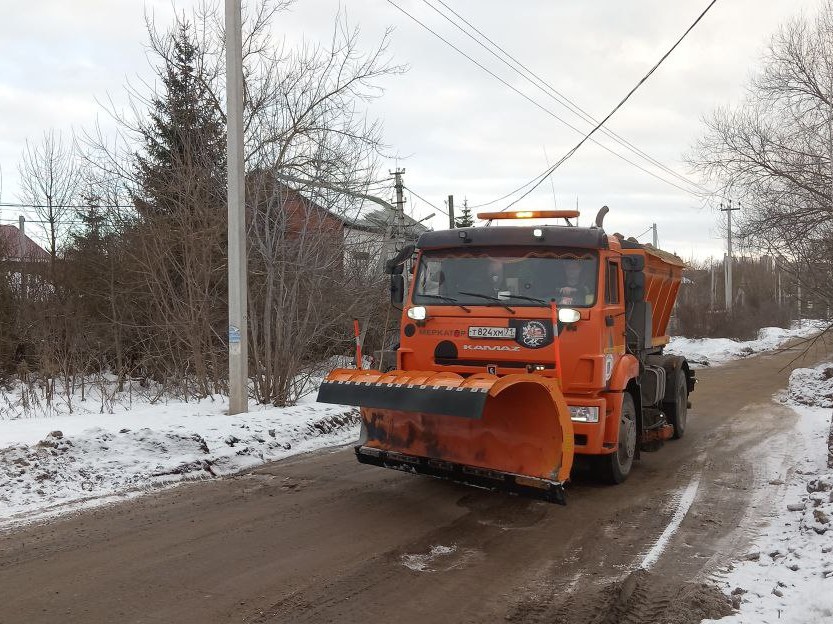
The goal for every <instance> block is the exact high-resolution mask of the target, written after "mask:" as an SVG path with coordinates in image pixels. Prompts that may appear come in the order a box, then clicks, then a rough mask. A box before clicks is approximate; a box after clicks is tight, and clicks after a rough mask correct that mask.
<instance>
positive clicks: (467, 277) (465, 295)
mask: <svg viewBox="0 0 833 624" xmlns="http://www.w3.org/2000/svg"><path fill="white" fill-rule="evenodd" d="M597 275H598V257H597V256H596V255H594V254H591V253H587V252H584V251H578V252H575V253H571V252H564V253H561V252H558V253H556V252H549V251H540V252H539V251H535V252H529V251H523V252H519V253H517V254H513V253H511V252H508V251H503V250H501V251H500V252H498V253H495V252H488V253H487V252H482V253H480V252H477V251H475V250H465V251H459V250H454V251H428V252H424V253H423V254H422V257H421V259H420V262H419V267H418V268H417V273H416V285H415V287H414V295H413V303H421V304H425V305H459V304H463V305H502V304H503V303H506V304H510V305H511V306H513V307H515V306H541V305H543V304H545V303H547V304H548V303H549V302H550V301H551V300H553V299H555V301H556V303H558V305H566V306H571V307H579V308H581V307H588V306H591V305H593V304H594V303H595V301H596V283H597V281H598V279H597ZM438 297H442V299H440V298H438ZM448 299H452V300H453V301H448ZM490 299H497V300H498V301H497V302H495V303H490Z"/></svg>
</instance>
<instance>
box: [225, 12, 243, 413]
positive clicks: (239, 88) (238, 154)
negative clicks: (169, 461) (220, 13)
mask: <svg viewBox="0 0 833 624" xmlns="http://www.w3.org/2000/svg"><path fill="white" fill-rule="evenodd" d="M240 1H241V0H225V2H226V101H227V102H228V109H227V111H226V125H227V140H226V160H227V163H228V317H229V320H228V323H229V325H228V349H229V414H230V415H233V414H242V413H246V412H248V411H249V344H248V333H249V332H248V326H247V325H248V323H247V309H246V306H247V302H246V297H247V277H248V271H247V266H246V209H245V177H244V175H245V174H244V170H243V167H244V163H243V34H242V19H241V15H240V14H241V9H240Z"/></svg>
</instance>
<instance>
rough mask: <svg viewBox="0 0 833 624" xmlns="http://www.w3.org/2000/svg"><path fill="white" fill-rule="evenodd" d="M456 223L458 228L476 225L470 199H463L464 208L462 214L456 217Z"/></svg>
mask: <svg viewBox="0 0 833 624" xmlns="http://www.w3.org/2000/svg"><path fill="white" fill-rule="evenodd" d="M454 225H455V226H456V227H458V228H464V227H471V226H473V225H474V217H473V216H472V215H471V209H470V208H469V200H467V199H464V200H463V210H462V212H461V213H460V216H459V217H457V218H455V219H454Z"/></svg>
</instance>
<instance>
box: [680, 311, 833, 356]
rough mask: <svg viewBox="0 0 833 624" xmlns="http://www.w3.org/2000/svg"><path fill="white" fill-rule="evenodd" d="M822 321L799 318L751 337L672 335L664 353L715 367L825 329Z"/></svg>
mask: <svg viewBox="0 0 833 624" xmlns="http://www.w3.org/2000/svg"><path fill="white" fill-rule="evenodd" d="M827 326H828V323H827V322H826V321H803V322H802V323H801V324H800V325H799V324H795V323H794V324H793V326H792V327H790V328H789V329H784V328H782V327H764V328H762V329H760V330H759V331H758V337H757V338H756V339H755V340H746V341H740V340H732V339H730V338H685V337H682V336H674V337H672V338H671V342H669V343H668V346H667V347H666V348H665V353H670V354H674V355H684V356H685V357H686V359H687V360H688V361H689V362H690V363H692V364H693V366H694V367H695V368H697V367H700V366H719V365H721V364H725V363H726V362H729V361H731V360H739V359H741V358H745V357H749V356H750V355H755V354H756V353H760V352H762V351H772V350H773V349H777V348H778V347H780V346H781V345H783V344H784V343H786V342H788V341H789V340H791V339H793V338H804V337H807V336H812V335H813V334H815V333H818V332H820V331H822V330H823V329H825V328H827Z"/></svg>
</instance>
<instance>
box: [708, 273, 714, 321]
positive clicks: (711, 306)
mask: <svg viewBox="0 0 833 624" xmlns="http://www.w3.org/2000/svg"><path fill="white" fill-rule="evenodd" d="M709 264H711V274H712V283H711V288H710V289H709V310H711V311H712V312H714V263H713V262H709Z"/></svg>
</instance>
